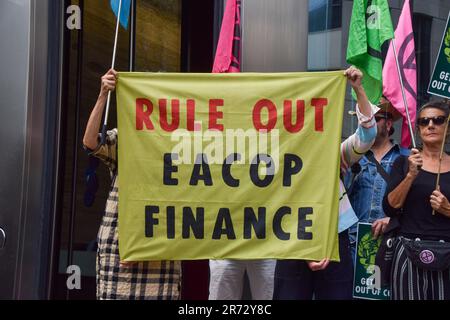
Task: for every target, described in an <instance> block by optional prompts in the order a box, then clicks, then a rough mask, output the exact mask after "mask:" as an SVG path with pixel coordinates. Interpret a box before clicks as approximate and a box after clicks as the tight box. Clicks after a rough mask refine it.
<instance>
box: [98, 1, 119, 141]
mask: <svg viewBox="0 0 450 320" xmlns="http://www.w3.org/2000/svg"><path fill="white" fill-rule="evenodd" d="M121 9H122V0H119V9H118V10H117V22H116V34H115V37H114V48H113V54H112V62H111V69H114V65H115V63H116V51H117V38H118V36H119V24H120V11H121ZM110 103H111V90H110V91H108V99H107V100H106V111H105V118H104V120H103V126H102V136H101V140H100V144H102V145H103V144H105V142H106V126H107V125H108V114H109V105H110Z"/></svg>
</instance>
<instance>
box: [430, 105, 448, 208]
mask: <svg viewBox="0 0 450 320" xmlns="http://www.w3.org/2000/svg"><path fill="white" fill-rule="evenodd" d="M445 100H446V101H445V102H446V103H448V99H445ZM449 121H450V115H449V116H448V117H447V123H446V124H445V130H444V139H443V140H442V144H441V152H440V154H439V167H438V172H437V178H436V187H435V188H434V190H437V188H438V187H439V181H440V179H441V163H442V155H443V154H444V146H445V140H447V131H448V122H449ZM431 214H432V215H433V216H434V215H435V214H436V211H435V210H434V209H433V211H432V212H431Z"/></svg>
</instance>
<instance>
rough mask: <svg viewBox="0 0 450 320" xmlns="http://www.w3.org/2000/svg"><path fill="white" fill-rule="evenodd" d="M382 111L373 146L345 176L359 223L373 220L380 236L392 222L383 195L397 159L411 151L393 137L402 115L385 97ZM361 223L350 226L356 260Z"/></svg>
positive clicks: (373, 231)
mask: <svg viewBox="0 0 450 320" xmlns="http://www.w3.org/2000/svg"><path fill="white" fill-rule="evenodd" d="M378 108H380V110H379V111H378V112H377V113H376V114H375V120H376V122H377V136H376V138H375V142H374V144H373V146H372V148H371V149H370V150H369V151H367V152H366V154H365V155H364V156H363V157H362V159H361V160H360V161H359V162H357V163H355V164H354V165H353V166H352V167H351V170H348V173H347V175H346V176H345V184H346V188H347V193H348V196H349V199H350V203H351V204H352V207H353V209H354V210H355V213H356V215H357V216H358V219H359V222H366V223H372V234H373V236H374V238H378V236H379V235H381V234H382V233H383V231H384V229H385V228H386V226H387V224H388V223H389V219H390V218H389V217H386V215H385V214H384V211H383V206H382V205H383V197H384V193H385V190H386V186H387V183H388V180H389V173H390V172H391V169H392V166H393V164H394V161H395V159H397V158H398V157H399V156H400V155H401V154H403V155H408V154H409V150H408V149H405V148H402V147H400V145H398V144H397V143H395V142H394V141H393V140H392V139H391V137H392V135H393V134H394V126H393V125H394V122H395V121H397V120H399V119H401V118H402V115H401V114H400V113H399V112H398V111H397V110H396V109H395V108H394V107H393V106H392V104H391V103H390V102H389V101H388V100H387V99H386V98H385V97H384V96H383V97H381V99H380V103H379V104H378ZM356 232H357V224H356V223H355V224H354V225H353V226H352V227H351V228H350V229H349V237H350V245H351V249H352V258H353V261H355V249H356V248H355V247H356Z"/></svg>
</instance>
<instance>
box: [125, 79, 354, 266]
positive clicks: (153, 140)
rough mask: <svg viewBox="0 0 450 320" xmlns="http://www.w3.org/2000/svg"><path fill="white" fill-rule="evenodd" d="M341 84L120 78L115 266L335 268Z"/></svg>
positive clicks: (343, 82) (335, 81)
mask: <svg viewBox="0 0 450 320" xmlns="http://www.w3.org/2000/svg"><path fill="white" fill-rule="evenodd" d="M345 85H346V78H345V77H344V75H343V71H335V72H317V73H266V74H260V73H235V74H187V73H183V74H180V73H126V72H123V73H119V77H118V84H117V110H118V111H117V112H118V134H119V137H120V138H119V143H118V154H119V160H118V161H119V169H118V170H119V171H118V178H119V250H120V256H121V259H122V260H125V261H142V260H166V259H167V260H191V259H224V258H226V259H262V258H276V259H311V260H320V259H322V258H325V257H328V258H331V259H332V260H338V259H339V251H338V241H337V239H338V234H337V220H338V207H339V199H338V197H339V195H338V189H339V146H340V137H341V127H342V114H343V104H344V94H345Z"/></svg>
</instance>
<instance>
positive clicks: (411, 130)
mask: <svg viewBox="0 0 450 320" xmlns="http://www.w3.org/2000/svg"><path fill="white" fill-rule="evenodd" d="M391 42H392V49H393V50H394V57H395V64H396V65H397V73H398V78H399V79H400V87H401V90H402V97H403V105H404V106H405V110H406V119H407V121H408V127H409V134H410V136H411V141H412V145H413V148H416V139H415V137H414V131H413V128H412V124H411V117H410V116H409V108H408V102H407V101H406V95H405V87H404V85H403V78H402V75H401V72H400V65H399V63H398V57H397V48H396V47H395V38H392V40H391Z"/></svg>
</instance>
